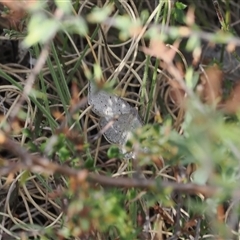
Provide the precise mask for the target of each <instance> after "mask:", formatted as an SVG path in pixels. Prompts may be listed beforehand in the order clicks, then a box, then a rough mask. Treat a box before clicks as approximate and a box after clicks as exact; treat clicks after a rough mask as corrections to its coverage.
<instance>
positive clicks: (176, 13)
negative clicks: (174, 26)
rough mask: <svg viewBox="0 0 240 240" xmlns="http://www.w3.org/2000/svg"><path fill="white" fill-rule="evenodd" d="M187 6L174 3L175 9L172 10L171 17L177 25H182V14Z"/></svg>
mask: <svg viewBox="0 0 240 240" xmlns="http://www.w3.org/2000/svg"><path fill="white" fill-rule="evenodd" d="M186 7H187V6H186V5H185V4H183V3H181V2H176V3H175V8H173V10H172V15H173V18H174V19H175V20H176V21H177V22H179V23H184V20H185V13H184V11H183V10H184V9H185V8H186Z"/></svg>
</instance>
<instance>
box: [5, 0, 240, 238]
mask: <svg viewBox="0 0 240 240" xmlns="http://www.w3.org/2000/svg"><path fill="white" fill-rule="evenodd" d="M182 2H183V3H184V4H186V6H187V8H185V9H184V8H183V5H182V4H180V3H179V2H178V4H180V5H177V4H174V3H173V2H171V1H160V3H156V4H155V3H154V1H152V2H151V1H127V2H126V1H118V0H115V1H112V3H113V6H114V8H113V9H112V12H111V15H109V17H106V14H105V12H104V11H107V9H105V10H104V11H103V10H101V9H102V7H103V6H105V5H106V3H105V2H104V1H102V2H101V1H98V6H99V7H100V9H99V10H98V11H97V12H94V14H95V15H94V14H93V11H92V10H93V7H94V6H95V4H97V3H93V1H83V2H81V4H79V3H78V2H73V5H72V7H73V8H74V11H72V12H71V13H67V12H64V13H63V16H62V17H60V18H59V19H60V20H59V19H58V20H59V21H60V23H61V27H60V28H59V29H57V30H56V32H53V37H49V38H48V39H47V40H46V41H45V42H44V41H43V42H42V43H41V44H33V46H31V48H30V50H31V54H32V56H33V57H34V58H36V59H37V60H39V59H40V60H43V59H44V58H43V57H42V53H43V51H44V50H46V52H45V54H46V55H45V56H46V59H45V60H46V61H43V63H44V64H43V65H42V67H40V68H39V69H36V67H34V66H33V67H34V68H33V69H32V68H31V66H30V65H29V63H28V62H27V61H28V57H26V59H25V60H24V61H23V62H20V63H19V62H17V61H14V60H13V59H11V56H12V54H17V53H16V52H14V51H15V50H14V49H13V48H10V53H9V51H8V52H6V53H5V55H4V53H2V54H1V53H0V81H1V87H0V97H1V99H0V100H1V101H0V110H1V114H2V116H1V122H0V126H1V132H0V144H1V158H0V164H1V167H0V174H1V181H0V189H1V192H3V194H1V195H0V222H1V224H0V238H1V239H99V240H100V239H109V240H110V239H159V240H160V239H169V240H170V239H238V235H239V229H238V224H239V221H238V218H239V190H238V188H239V187H238V179H239V173H238V172H239V156H240V154H239V150H238V146H239V141H240V140H239V113H238V111H237V110H235V109H236V106H238V103H239V102H238V98H237V100H233V99H232V98H231V97H229V96H231V94H233V95H234V94H235V95H238V92H234V89H237V87H235V86H236V85H237V80H239V79H237V77H239V75H238V71H234V73H232V74H230V73H229V71H228V70H229V69H227V70H226V69H225V68H224V67H225V66H226V64H225V62H224V59H223V61H222V62H220V65H221V66H222V68H223V71H222V70H220V71H221V73H223V74H224V75H223V82H224V86H228V85H229V84H228V81H229V80H228V79H229V78H231V79H232V78H234V80H235V81H233V83H231V84H230V85H231V88H230V89H227V90H226V89H225V87H224V88H223V89H219V88H217V90H213V91H207V90H206V89H208V88H210V87H211V85H208V84H209V83H206V82H205V83H204V82H203V77H202V75H203V74H206V73H207V72H208V73H209V76H210V74H212V73H213V74H212V75H213V76H214V75H216V72H211V71H215V70H214V68H212V70H211V67H210V70H207V69H208V67H209V66H211V64H212V62H213V61H214V62H218V63H219V61H220V60H219V59H210V61H209V65H208V66H204V71H203V73H199V72H198V71H197V70H195V71H194V70H193V67H192V66H191V65H192V63H191V60H190V59H191V54H192V53H193V52H194V50H195V49H197V48H198V47H199V48H202V45H199V44H200V43H199V42H197V41H195V40H196V38H195V40H194V38H193V37H194V33H195V32H196V31H198V32H200V33H201V34H202V35H203V36H212V37H214V36H215V38H216V36H217V33H216V29H217V28H219V26H224V27H225V29H224V30H225V31H228V29H229V27H230V26H229V24H228V23H229V20H228V19H229V15H231V16H232V17H231V23H234V21H237V18H236V15H237V13H238V11H239V8H237V6H236V5H234V3H231V2H230V1H226V4H223V3H221V4H220V5H219V6H220V9H221V11H222V12H223V15H224V17H225V15H226V22H224V23H226V25H223V23H221V24H220V23H219V21H218V19H217V17H216V11H215V9H214V7H213V5H211V4H210V5H208V4H207V5H206V2H203V3H202V1H196V2H195V14H196V16H198V17H197V18H196V19H195V22H194V21H193V23H192V25H187V24H186V23H184V19H182V16H188V17H189V18H190V20H193V19H191V12H190V6H192V4H193V2H192V1H187V0H185V1H182ZM200 3H201V4H200ZM2 4H4V3H2ZM57 6H58V8H57V9H58V10H59V9H60V10H62V9H61V5H57ZM209 6H210V7H209ZM6 7H8V8H9V10H12V8H13V6H11V5H6ZM26 7H27V6H26ZM63 9H64V8H63ZM19 11H20V13H21V14H19V15H17V14H16V15H13V16H14V18H13V21H15V22H17V21H20V20H21V21H24V24H25V26H27V25H28V24H29V22H30V23H31V21H32V20H31V19H34V17H36V12H35V13H34V12H31V11H29V18H25V16H24V14H23V13H24V12H25V11H27V8H26V9H25V8H23V9H21V8H19ZM39 11H40V12H42V13H44V12H45V13H46V12H47V13H48V15H47V17H46V18H44V19H43V21H42V22H41V23H40V24H39V25H38V26H37V27H39V30H41V31H44V29H40V28H41V25H42V26H43V25H44V23H45V22H44V21H45V20H46V21H48V20H50V21H51V20H53V19H55V20H56V19H57V18H58V17H59V16H58V15H57V14H56V12H55V11H54V7H53V6H52V5H49V6H48V8H45V10H41V9H40V10H39ZM90 13H92V15H91V14H90ZM76 14H79V15H80V16H81V17H82V19H83V20H85V21H86V24H87V26H88V28H89V31H88V33H87V34H85V33H84V32H81V31H80V30H78V29H77V30H76V26H77V27H79V25H77V24H76V25H74V22H75V21H77V19H78V18H77V17H76ZM104 14H105V15H104ZM7 16H8V15H7ZM18 16H21V18H20V19H18ZM113 16H114V18H112V19H111V18H110V17H113ZM6 18H7V17H6ZM103 18H104V19H105V20H101V19H103ZM206 18H208V19H210V20H209V21H207V22H206V21H205V20H206ZM69 19H70V20H71V21H72V23H73V24H72V25H69V24H68V25H67V26H68V27H65V26H66V25H65V24H66V22H65V21H66V20H69ZM99 19H100V20H99ZM134 19H138V20H139V19H140V20H139V22H141V25H138V24H139V22H138V23H136V22H135V23H133V22H134ZM113 20H114V21H116V22H114V21H113ZM71 21H70V22H71ZM111 21H112V22H111ZM78 23H79V22H78ZM110 23H111V24H110ZM207 23H208V24H207ZM51 24H52V23H51ZM114 24H115V25H114ZM44 26H45V25H44ZM51 26H52V25H51ZM114 26H117V27H114ZM155 26H156V27H157V28H154V27H155ZM183 26H187V27H188V28H189V37H188V39H191V44H189V42H188V43H187V44H185V45H187V46H189V45H192V49H191V50H190V53H187V51H186V49H184V47H183V49H181V48H179V49H178V51H180V54H179V56H178V57H179V58H177V57H176V58H174V59H170V60H171V61H169V62H168V60H169V59H166V58H164V57H166V56H167V57H169V56H171V53H172V52H171V51H170V50H169V48H167V47H166V46H165V43H168V44H169V45H170V46H171V47H172V48H173V47H174V46H175V45H174V44H175V43H176V41H175V40H176V39H180V38H181V34H179V35H178V33H177V32H176V31H175V29H174V28H171V27H176V29H181V27H183ZM160 27H161V28H160ZM4 28H6V25H4ZM13 28H14V25H10V26H9V27H8V29H7V32H9V33H11V34H13V33H14V36H15V37H17V38H18V36H19V39H22V35H27V33H26V32H25V31H20V30H19V29H15V30H13ZM73 29H74V30H73ZM182 29H183V28H182ZM206 29H207V30H208V31H210V32H211V34H212V35H207V33H206V32H205V30H206ZM10 30H11V31H10ZM45 30H46V34H47V33H48V31H53V30H52V29H45ZM233 30H234V31H235V34H236V35H235V37H236V38H237V36H238V34H239V29H238V25H237V24H236V25H233ZM166 31H168V34H166ZM194 31H195V32H194ZM79 33H81V34H79ZM135 33H136V36H135ZM11 36H13V35H11ZM174 36H175V37H174ZM160 37H162V38H161V40H162V39H164V46H163V45H161V44H160V43H159V42H157V41H156V45H154V44H153V45H152V46H153V48H152V49H151V47H150V46H151V43H153V40H159V39H160ZM188 39H187V40H188ZM232 39H233V37H232V38H230V40H228V41H229V42H230V41H231V40H232ZM237 39H238V38H237ZM1 41H9V39H8V38H7V37H2V38H1ZM41 41H42V40H41V37H39V42H41ZM236 41H237V40H236ZM226 43H228V42H226ZM144 47H149V49H150V50H153V54H152V56H150V55H149V54H147V53H146V51H145V50H144V49H145V48H144ZM172 48H171V49H172ZM159 53H160V54H161V56H160V57H157V56H158V54H159ZM236 54H237V51H236ZM6 57H7V58H6ZM184 57H186V59H184ZM177 59H180V62H181V61H183V62H184V61H185V62H184V63H185V65H186V66H187V69H185V70H184V71H183V72H181V69H180V67H178V65H177ZM26 60H27V61H26ZM172 60H173V61H172ZM234 61H235V60H234ZM236 61H237V60H236ZM163 62H165V63H166V66H167V67H165V68H164V65H163ZM173 63H174V64H173ZM172 64H173V65H172ZM236 64H238V61H237V63H236ZM236 64H235V62H234V63H233V65H231V64H230V67H231V66H232V68H231V69H230V70H233V69H234V68H235V65H236ZM35 66H36V65H35ZM99 66H100V68H99ZM170 67H172V68H170ZM31 72H36V74H35V75H36V76H35V77H34V81H33V82H31V81H29V74H30V73H31ZM176 72H177V74H176ZM179 73H180V75H181V74H182V75H183V77H182V78H178V76H179V75H178V74H179ZM191 73H193V75H191ZM199 74H200V75H201V76H200V78H199V79H198V82H197V83H196V84H195V82H194V80H193V79H194V76H195V75H197V76H199ZM212 75H211V76H212ZM219 76H220V75H219ZM183 79H185V80H186V82H185V81H183ZM219 79H220V77H219ZM89 80H93V81H96V82H97V83H98V86H99V87H100V88H101V87H103V88H104V87H105V88H106V89H107V90H108V91H110V92H112V93H115V94H119V95H120V96H121V97H122V98H123V99H125V100H126V101H128V102H129V103H130V104H131V106H133V107H136V108H137V109H138V112H139V114H140V115H141V118H142V119H143V120H144V126H143V127H142V128H140V129H136V131H135V132H134V133H133V134H132V135H133V136H132V139H131V140H130V141H129V142H128V143H127V147H128V148H129V149H130V150H133V151H134V153H135V155H136V158H135V159H131V160H129V159H124V158H123V156H122V155H121V154H119V151H118V148H117V147H116V146H113V145H111V144H109V143H108V142H107V141H106V140H105V138H104V137H103V136H101V135H99V132H100V129H99V125H98V122H99V116H97V115H95V114H93V112H92V111H91V107H90V106H88V104H87V94H88V88H87V86H88V82H89ZM102 80H104V82H105V83H106V82H107V83H109V84H104V85H102V82H101V81H102ZM210 80H211V81H210V82H213V81H215V80H216V77H211V79H210ZM113 81H114V84H112V82H113ZM235 82H236V83H235ZM181 84H183V86H184V87H186V85H187V87H188V88H187V93H189V94H187V101H186V103H185V100H184V99H185V97H184V98H183V97H182V95H181V94H182V92H184V94H185V93H186V92H185V90H186V89H184V88H182V85H181ZM216 85H218V84H216ZM26 86H29V87H30V94H29V95H28V96H24V95H22V93H24V91H25V90H26ZM189 86H192V88H189ZM214 87H215V86H213V88H214ZM199 89H200V90H199ZM220 90H221V91H223V94H224V100H223V101H221V102H220V103H221V104H222V105H223V106H225V108H224V107H223V109H222V110H221V109H220V110H219V108H221V104H219V105H217V103H216V99H217V97H218V96H219V95H218V92H219V91H220ZM221 91H220V92H221ZM235 91H237V90H235ZM226 92H227V93H226ZM201 94H202V95H201ZM22 96H23V97H25V98H23V97H22ZM211 96H214V97H215V99H214V101H212V102H211V101H210V100H209V99H211ZM21 99H22V100H24V101H22V102H21ZM234 99H236V98H234ZM227 100H229V101H228V102H227ZM209 101H210V102H209ZM206 102H208V103H209V104H206ZM19 103H21V105H20V110H19V111H16V115H15V114H14V111H15V110H16V109H17V107H18V104H19ZM227 103H228V104H227ZM229 106H231V109H234V112H231V114H229V109H230V107H229Z"/></svg>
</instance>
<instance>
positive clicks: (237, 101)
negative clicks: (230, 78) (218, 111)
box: [220, 83, 240, 114]
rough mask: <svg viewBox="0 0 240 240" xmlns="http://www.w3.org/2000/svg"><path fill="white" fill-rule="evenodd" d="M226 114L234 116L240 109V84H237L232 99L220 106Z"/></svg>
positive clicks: (231, 95) (231, 94)
mask: <svg viewBox="0 0 240 240" xmlns="http://www.w3.org/2000/svg"><path fill="white" fill-rule="evenodd" d="M220 108H222V109H223V111H224V112H226V113H229V114H234V113H236V112H237V111H238V110H239V109H240V83H237V84H236V85H235V86H234V87H233V90H232V92H231V93H230V97H229V98H228V99H227V100H226V101H225V102H224V103H223V104H222V106H220Z"/></svg>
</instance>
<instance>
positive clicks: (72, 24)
mask: <svg viewBox="0 0 240 240" xmlns="http://www.w3.org/2000/svg"><path fill="white" fill-rule="evenodd" d="M62 28H63V30H65V31H67V32H69V33H71V32H73V33H77V34H80V35H86V34H87V33H88V26H87V24H86V22H85V20H84V19H83V18H81V17H73V18H69V19H66V20H64V21H63V23H62Z"/></svg>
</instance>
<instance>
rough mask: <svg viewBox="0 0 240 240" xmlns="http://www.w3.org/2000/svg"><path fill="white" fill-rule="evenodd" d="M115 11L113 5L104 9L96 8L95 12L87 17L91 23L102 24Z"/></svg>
mask: <svg viewBox="0 0 240 240" xmlns="http://www.w3.org/2000/svg"><path fill="white" fill-rule="evenodd" d="M112 10H113V5H110V4H109V5H107V6H105V7H103V8H98V7H96V8H94V9H93V11H92V12H91V13H90V14H89V15H88V16H87V19H88V21H89V22H92V23H102V22H104V21H105V20H106V19H107V17H108V16H109V15H110V14H111V12H112Z"/></svg>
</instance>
